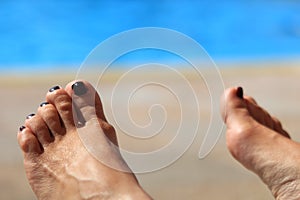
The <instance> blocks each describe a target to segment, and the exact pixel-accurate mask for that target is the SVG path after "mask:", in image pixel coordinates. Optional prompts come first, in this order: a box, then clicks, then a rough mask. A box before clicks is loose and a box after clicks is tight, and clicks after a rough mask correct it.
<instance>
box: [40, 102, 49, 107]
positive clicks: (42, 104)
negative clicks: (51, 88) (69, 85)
mask: <svg viewBox="0 0 300 200" xmlns="http://www.w3.org/2000/svg"><path fill="white" fill-rule="evenodd" d="M48 104H49V103H48V102H43V103H41V104H40V106H41V107H43V106H45V105H48Z"/></svg>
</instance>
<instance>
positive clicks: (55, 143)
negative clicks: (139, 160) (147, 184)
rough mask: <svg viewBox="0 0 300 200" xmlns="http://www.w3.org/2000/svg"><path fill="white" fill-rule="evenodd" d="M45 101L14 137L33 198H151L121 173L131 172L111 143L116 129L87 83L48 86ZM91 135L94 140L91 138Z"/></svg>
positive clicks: (126, 175) (130, 177) (125, 174)
mask: <svg viewBox="0 0 300 200" xmlns="http://www.w3.org/2000/svg"><path fill="white" fill-rule="evenodd" d="M46 102H47V103H43V104H41V106H40V107H39V108H38V111H37V113H36V114H35V115H33V114H32V115H29V116H27V119H26V121H25V126H22V127H21V128H20V131H19V133H18V142H19V145H20V147H21V149H22V151H23V153H24V166H25V170H26V174H27V178H28V180H29V183H30V185H31V187H32V189H33V191H34V193H35V194H36V196H37V197H38V199H72V200H74V199H150V198H149V196H148V195H147V194H146V193H145V192H144V191H143V190H142V189H141V187H140V186H139V184H138V182H137V180H136V178H135V176H134V174H132V173H128V172H123V171H130V170H129V168H128V167H127V165H126V163H125V161H124V160H123V159H122V157H121V155H120V153H119V151H118V150H117V148H115V147H114V145H113V144H117V139H116V134H115V131H114V129H113V127H112V126H111V125H109V124H108V123H107V122H106V119H105V117H104V113H103V110H102V104H101V101H100V98H99V96H98V94H97V93H96V91H95V89H94V88H93V87H92V86H91V85H90V84H89V83H87V82H85V81H77V82H71V83H69V84H68V85H67V86H66V88H65V89H62V88H60V87H57V86H56V87H53V88H51V89H50V90H49V92H48V93H47V95H46ZM95 110H96V112H95ZM95 133H96V134H97V138H101V139H100V140H99V141H95V140H94V138H91V137H93V134H95ZM85 134H86V135H85ZM90 134H91V135H92V136H90ZM82 140H86V141H82ZM89 140H90V141H92V142H90V143H89ZM82 142H83V143H85V144H90V145H97V146H94V147H95V148H93V146H85V145H83V143H82ZM86 142H87V143H86ZM95 150H102V152H96V151H95ZM99 159H103V161H104V163H105V164H107V162H109V163H108V164H109V165H112V166H114V167H115V168H118V169H121V170H122V171H119V170H115V169H113V168H111V167H108V166H107V165H105V164H103V163H102V162H100V161H99Z"/></svg>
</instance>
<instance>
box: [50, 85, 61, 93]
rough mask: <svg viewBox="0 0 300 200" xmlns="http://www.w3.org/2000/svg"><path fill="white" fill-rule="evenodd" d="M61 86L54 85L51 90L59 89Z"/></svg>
mask: <svg viewBox="0 0 300 200" xmlns="http://www.w3.org/2000/svg"><path fill="white" fill-rule="evenodd" d="M59 88H60V87H59V86H54V87H52V88H50V89H49V92H53V91H54V90H58V89H59Z"/></svg>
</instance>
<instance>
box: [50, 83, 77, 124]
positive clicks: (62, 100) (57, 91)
mask: <svg viewBox="0 0 300 200" xmlns="http://www.w3.org/2000/svg"><path fill="white" fill-rule="evenodd" d="M46 100H47V102H49V103H50V104H52V105H53V106H54V107H55V109H56V110H57V113H58V115H59V118H60V120H61V122H62V125H63V126H64V127H65V128H66V129H67V130H68V129H72V128H74V120H73V113H72V100H71V97H70V96H69V95H68V94H67V92H66V91H65V90H64V89H62V88H60V87H59V86H55V87H52V88H51V89H50V90H49V92H48V93H47V96H46ZM49 117H50V118H51V119H54V118H55V116H53V112H52V116H49ZM53 117H54V118H53ZM55 122H56V123H57V118H56V119H55ZM54 126H57V124H54ZM54 126H53V127H54Z"/></svg>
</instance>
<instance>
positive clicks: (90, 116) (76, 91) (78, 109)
mask: <svg viewBox="0 0 300 200" xmlns="http://www.w3.org/2000/svg"><path fill="white" fill-rule="evenodd" d="M65 90H66V91H67V93H68V94H69V95H70V96H71V97H72V102H73V109H74V113H76V117H74V118H76V120H77V123H78V124H80V125H81V126H84V125H85V124H87V122H91V124H93V123H94V122H96V123H98V124H99V125H100V127H101V129H102V131H103V132H104V134H105V135H106V136H107V137H108V138H109V140H110V141H112V142H113V143H114V144H117V137H116V134H115V130H114V128H113V127H112V126H111V125H110V124H108V123H107V121H106V118H105V115H104V112H103V107H102V103H101V100H100V97H99V95H98V93H97V91H96V89H95V88H94V87H93V86H92V85H91V84H90V83H88V82H87V81H83V80H80V81H79V80H78V81H73V82H71V83H69V84H68V85H67V86H66V89H65ZM79 127H80V126H79Z"/></svg>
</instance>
